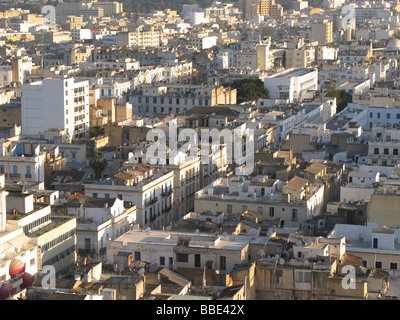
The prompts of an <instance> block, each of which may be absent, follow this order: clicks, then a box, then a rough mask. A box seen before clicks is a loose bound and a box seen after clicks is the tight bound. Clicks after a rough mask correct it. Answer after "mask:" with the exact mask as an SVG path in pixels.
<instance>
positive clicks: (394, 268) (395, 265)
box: [390, 262, 397, 270]
mask: <svg viewBox="0 0 400 320" xmlns="http://www.w3.org/2000/svg"><path fill="white" fill-rule="evenodd" d="M390 269H391V270H397V262H391V263H390Z"/></svg>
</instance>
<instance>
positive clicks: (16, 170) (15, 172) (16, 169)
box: [13, 166, 18, 177]
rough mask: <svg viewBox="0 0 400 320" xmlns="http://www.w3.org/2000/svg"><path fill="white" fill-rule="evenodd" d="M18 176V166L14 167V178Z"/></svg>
mask: <svg viewBox="0 0 400 320" xmlns="http://www.w3.org/2000/svg"><path fill="white" fill-rule="evenodd" d="M17 176H18V168H17V166H13V177H17Z"/></svg>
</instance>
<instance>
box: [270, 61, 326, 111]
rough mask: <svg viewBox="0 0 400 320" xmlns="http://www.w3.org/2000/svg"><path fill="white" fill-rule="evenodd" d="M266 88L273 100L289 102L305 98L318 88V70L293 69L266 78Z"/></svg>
mask: <svg viewBox="0 0 400 320" xmlns="http://www.w3.org/2000/svg"><path fill="white" fill-rule="evenodd" d="M264 86H265V88H266V89H268V91H269V97H270V98H271V99H288V100H289V102H290V103H291V102H293V101H296V100H299V99H300V98H304V97H305V96H306V94H307V92H308V91H315V90H317V87H318V70H317V69H314V68H310V69H306V68H298V69H296V68H292V69H288V70H285V71H282V72H280V73H276V74H274V75H272V76H269V77H265V78H264Z"/></svg>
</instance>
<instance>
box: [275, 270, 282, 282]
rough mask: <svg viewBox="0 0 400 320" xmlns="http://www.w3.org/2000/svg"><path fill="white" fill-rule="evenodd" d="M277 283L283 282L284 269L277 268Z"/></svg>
mask: <svg viewBox="0 0 400 320" xmlns="http://www.w3.org/2000/svg"><path fill="white" fill-rule="evenodd" d="M275 277H276V278H275V279H276V283H282V282H283V271H282V270H276V275H275Z"/></svg>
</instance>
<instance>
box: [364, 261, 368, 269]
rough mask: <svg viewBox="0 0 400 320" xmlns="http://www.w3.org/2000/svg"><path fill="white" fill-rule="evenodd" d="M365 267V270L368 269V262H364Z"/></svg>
mask: <svg viewBox="0 0 400 320" xmlns="http://www.w3.org/2000/svg"><path fill="white" fill-rule="evenodd" d="M363 266H364V267H365V268H368V260H363Z"/></svg>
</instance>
